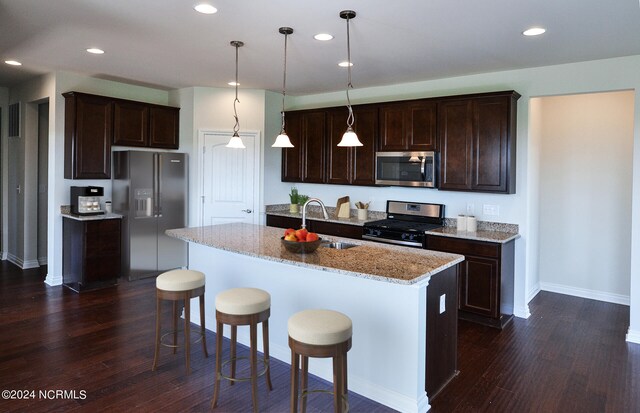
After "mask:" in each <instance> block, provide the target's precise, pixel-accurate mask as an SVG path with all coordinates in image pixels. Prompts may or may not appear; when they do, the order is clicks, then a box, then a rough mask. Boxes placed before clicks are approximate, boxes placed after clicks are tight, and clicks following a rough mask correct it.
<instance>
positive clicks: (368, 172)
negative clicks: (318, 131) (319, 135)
mask: <svg viewBox="0 0 640 413" xmlns="http://www.w3.org/2000/svg"><path fill="white" fill-rule="evenodd" d="M348 113H349V112H348V110H347V108H346V107H339V108H332V109H329V110H328V111H327V136H328V137H327V180H326V182H327V183H329V184H350V185H373V184H375V157H376V147H377V140H378V108H377V107H376V106H373V105H364V106H357V107H356V106H354V107H353V113H354V119H355V122H354V124H353V129H354V131H355V132H356V134H357V135H358V139H360V142H362V145H363V146H359V147H353V148H345V147H339V146H338V143H339V142H340V140H341V139H342V135H344V132H345V131H346V129H347V116H348Z"/></svg>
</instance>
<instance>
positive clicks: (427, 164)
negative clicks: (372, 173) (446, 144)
mask: <svg viewBox="0 0 640 413" xmlns="http://www.w3.org/2000/svg"><path fill="white" fill-rule="evenodd" d="M376 184H378V185H397V186H415V187H424V188H435V187H436V153H435V152H376Z"/></svg>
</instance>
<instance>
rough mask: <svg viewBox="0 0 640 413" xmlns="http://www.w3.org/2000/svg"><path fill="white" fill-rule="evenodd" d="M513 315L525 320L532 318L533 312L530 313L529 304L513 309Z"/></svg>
mask: <svg viewBox="0 0 640 413" xmlns="http://www.w3.org/2000/svg"><path fill="white" fill-rule="evenodd" d="M513 315H514V316H516V317H518V318H524V319H527V318H529V317H531V311H529V304H525V305H523V306H515V307H513Z"/></svg>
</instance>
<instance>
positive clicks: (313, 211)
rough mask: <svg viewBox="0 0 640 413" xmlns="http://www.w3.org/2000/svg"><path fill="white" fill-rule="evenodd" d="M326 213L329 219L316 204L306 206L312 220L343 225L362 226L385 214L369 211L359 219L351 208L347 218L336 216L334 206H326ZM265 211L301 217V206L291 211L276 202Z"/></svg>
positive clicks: (284, 215) (308, 216) (270, 213)
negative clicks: (364, 216)
mask: <svg viewBox="0 0 640 413" xmlns="http://www.w3.org/2000/svg"><path fill="white" fill-rule="evenodd" d="M326 208H327V213H328V214H329V219H324V215H323V214H322V208H320V206H318V205H311V204H309V205H308V206H307V219H310V220H313V221H325V222H333V223H336V224H345V225H358V226H363V225H364V223H365V222H369V221H377V220H379V219H385V218H386V217H387V214H386V213H385V212H381V211H369V214H368V215H369V217H368V218H367V219H366V220H360V219H358V216H357V212H356V211H357V210H356V209H351V210H350V216H349V218H338V217H336V216H335V210H336V208H335V207H329V206H328V207H326ZM265 213H266V214H268V215H277V216H281V217H290V218H300V219H302V208H300V212H297V213H292V212H289V204H276V205H266V206H265Z"/></svg>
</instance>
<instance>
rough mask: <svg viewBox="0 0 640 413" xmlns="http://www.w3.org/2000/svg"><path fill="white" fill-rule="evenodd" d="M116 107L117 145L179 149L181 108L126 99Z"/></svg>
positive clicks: (114, 123) (114, 125)
mask: <svg viewBox="0 0 640 413" xmlns="http://www.w3.org/2000/svg"><path fill="white" fill-rule="evenodd" d="M113 106H114V120H113V144H114V145H122V146H139V147H151V148H164V149H178V147H179V144H180V142H179V139H178V136H179V130H178V127H179V119H180V109H179V108H174V107H171V106H159V105H152V104H149V103H143V102H135V101H130V100H122V99H114V104H113Z"/></svg>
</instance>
